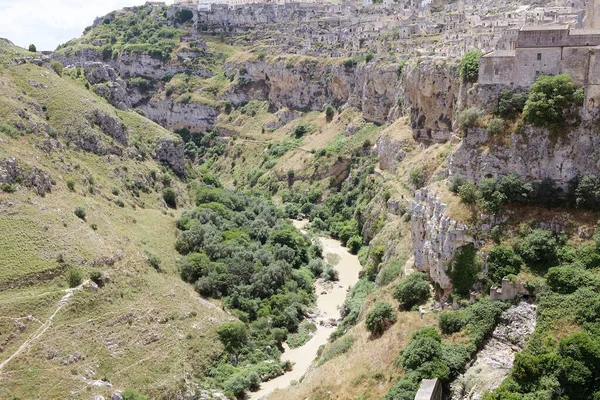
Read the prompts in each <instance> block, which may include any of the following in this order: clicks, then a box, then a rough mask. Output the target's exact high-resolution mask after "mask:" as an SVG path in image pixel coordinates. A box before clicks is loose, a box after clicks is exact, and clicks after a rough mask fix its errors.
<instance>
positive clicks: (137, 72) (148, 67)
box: [114, 53, 212, 79]
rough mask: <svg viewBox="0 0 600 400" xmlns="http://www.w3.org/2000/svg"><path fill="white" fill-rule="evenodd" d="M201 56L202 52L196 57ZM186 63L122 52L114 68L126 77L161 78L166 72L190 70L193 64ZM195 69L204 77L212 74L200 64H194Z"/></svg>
mask: <svg viewBox="0 0 600 400" xmlns="http://www.w3.org/2000/svg"><path fill="white" fill-rule="evenodd" d="M186 56H189V54H186ZM200 56H202V54H200V53H198V54H196V57H200ZM181 61H183V60H181ZM185 64H186V63H184V62H180V63H172V62H168V61H163V60H161V59H158V58H155V57H152V56H150V55H148V54H131V53H122V54H121V55H120V56H119V57H118V59H117V60H116V61H115V62H114V68H115V69H116V70H117V71H118V72H119V75H120V76H121V77H122V78H124V79H127V78H131V77H135V76H145V77H147V78H152V79H160V78H162V77H163V76H165V75H166V74H177V73H180V72H185V71H186V70H189V69H190V67H191V66H189V65H185ZM193 70H194V73H195V74H196V75H198V76H201V77H204V78H208V77H210V76H211V75H212V74H211V73H210V71H208V70H206V69H204V68H201V67H198V66H194V67H193Z"/></svg>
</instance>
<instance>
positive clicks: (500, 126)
mask: <svg viewBox="0 0 600 400" xmlns="http://www.w3.org/2000/svg"><path fill="white" fill-rule="evenodd" d="M504 126H505V123H504V120H503V119H502V118H492V119H490V122H488V126H487V128H486V132H487V133H489V134H490V135H497V134H498V133H501V132H503V131H504Z"/></svg>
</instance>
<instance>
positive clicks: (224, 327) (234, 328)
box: [217, 322, 248, 354]
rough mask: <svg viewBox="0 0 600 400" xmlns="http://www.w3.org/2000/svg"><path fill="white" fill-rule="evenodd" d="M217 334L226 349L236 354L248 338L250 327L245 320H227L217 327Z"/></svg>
mask: <svg viewBox="0 0 600 400" xmlns="http://www.w3.org/2000/svg"><path fill="white" fill-rule="evenodd" d="M217 335H218V336H219V340H220V341H221V343H222V344H223V347H225V350H226V351H228V352H229V353H234V354H235V353H236V352H237V351H239V350H240V349H241V348H242V347H243V346H244V344H245V343H246V341H247V340H248V329H247V328H246V324H244V323H243V322H226V323H224V324H221V325H220V326H219V328H217Z"/></svg>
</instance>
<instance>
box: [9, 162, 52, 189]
mask: <svg viewBox="0 0 600 400" xmlns="http://www.w3.org/2000/svg"><path fill="white" fill-rule="evenodd" d="M23 164H24V163H23V162H22V161H21V160H19V159H18V158H6V159H4V160H0V184H5V183H8V184H19V185H24V186H26V187H29V188H32V189H33V190H34V191H35V192H36V193H37V194H39V195H40V196H44V195H45V194H46V193H48V192H50V191H51V189H52V177H51V176H50V175H49V174H48V173H46V172H45V171H42V170H41V169H39V168H37V167H31V166H28V165H23Z"/></svg>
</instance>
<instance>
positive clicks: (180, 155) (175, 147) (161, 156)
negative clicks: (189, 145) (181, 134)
mask: <svg viewBox="0 0 600 400" xmlns="http://www.w3.org/2000/svg"><path fill="white" fill-rule="evenodd" d="M154 158H155V159H156V160H158V161H161V162H164V163H165V164H167V165H168V166H169V167H171V169H172V170H173V171H175V173H177V174H178V175H180V176H183V175H184V174H185V169H184V168H185V160H184V144H183V141H181V140H177V139H171V138H159V139H158V143H157V145H156V153H155V155H154Z"/></svg>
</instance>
